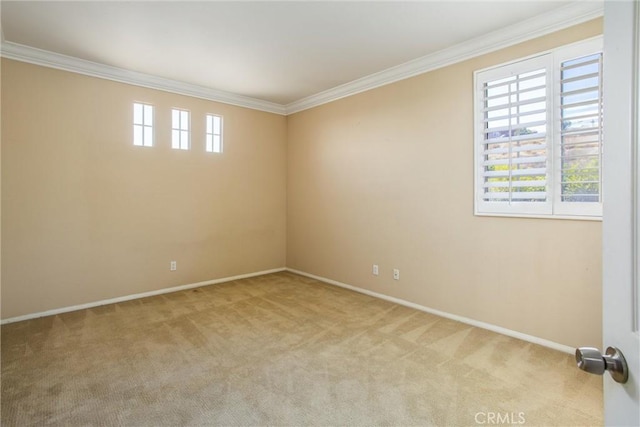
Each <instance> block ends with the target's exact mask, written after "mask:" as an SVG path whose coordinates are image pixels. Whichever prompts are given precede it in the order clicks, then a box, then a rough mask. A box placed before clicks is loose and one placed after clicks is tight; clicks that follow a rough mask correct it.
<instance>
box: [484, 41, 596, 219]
mask: <svg viewBox="0 0 640 427" xmlns="http://www.w3.org/2000/svg"><path fill="white" fill-rule="evenodd" d="M602 51H603V37H602V36H596V37H593V38H589V39H585V40H582V41H579V42H576V43H571V44H568V45H564V46H559V47H557V48H554V49H551V50H547V51H543V52H539V53H536V54H534V55H530V56H527V57H524V58H518V59H516V60H513V61H509V62H506V63H502V64H498V65H495V66H491V67H487V68H484V69H481V70H477V71H475V72H474V73H473V115H474V138H473V144H474V150H473V153H474V158H473V159H474V160H473V167H474V183H473V194H474V203H473V205H474V215H476V216H502V217H523V218H550V219H580V220H591V221H601V220H602V199H603V194H602V162H600V164H599V167H600V188H599V192H600V193H599V194H600V201H599V202H563V201H561V200H560V198H561V193H560V190H561V183H560V181H561V173H560V167H561V166H560V165H561V162H560V155H561V148H562V147H561V142H560V141H561V139H560V137H561V131H562V129H561V121H562V119H561V115H560V107H561V100H560V98H561V97H560V94H561V91H560V90H561V81H560V72H559V70H560V65H561V64H562V62H565V61H568V60H571V59H574V58H580V57H585V56H589V55H592V54H595V53H602ZM542 66H544V67H546V68H547V80H546V87H547V101H546V115H547V119H546V122H547V123H546V135H545V140H546V177H547V179H546V193H547V199H546V201H545V202H516V203H513V202H511V203H510V202H488V201H485V200H484V197H483V196H484V192H483V188H484V187H483V185H484V177H485V174H484V167H483V165H482V163H483V162H484V154H483V151H484V150H483V145H484V143H485V137H484V135H485V132H484V131H485V128H484V119H485V116H484V108H485V106H484V105H483V102H484V96H483V93H484V84H485V83H486V82H490V81H492V80H498V79H501V78H505V77H508V76H510V75H517V74H521V73H526V72H528V71H532V70H535V69H538V68H541V67H542ZM536 67H537V68H536ZM599 87H600V96H601V98H600V99H602V69H600V75H599ZM601 118H602V116H600V119H601ZM600 132H601V134H600V135H601V137H600V143H601V148H600V159H602V150H603V146H604V141H603V138H602V124H601V125H600Z"/></svg>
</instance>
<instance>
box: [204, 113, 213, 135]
mask: <svg viewBox="0 0 640 427" xmlns="http://www.w3.org/2000/svg"><path fill="white" fill-rule="evenodd" d="M212 119H213V118H212V117H211V115H209V114H207V130H206V133H212V132H213V123H212V121H213V120H212Z"/></svg>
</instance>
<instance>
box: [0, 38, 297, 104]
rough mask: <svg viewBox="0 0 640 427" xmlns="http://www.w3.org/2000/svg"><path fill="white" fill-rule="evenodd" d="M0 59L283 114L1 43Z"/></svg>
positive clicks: (218, 93) (220, 94)
mask: <svg viewBox="0 0 640 427" xmlns="http://www.w3.org/2000/svg"><path fill="white" fill-rule="evenodd" d="M0 56H2V57H4V58H7V59H13V60H16V61H22V62H27V63H30V64H35V65H41V66H43V67H49V68H55V69H58V70H63V71H70V72H72V73H78V74H84V75H86V76H91V77H98V78H101V79H106V80H112V81H115V82H119V83H126V84H131V85H136V86H141V87H146V88H150V89H156V90H161V91H164V92H171V93H177V94H179V95H186V96H192V97H194V98H201V99H206V100H208V101H215V102H221V103H224V104H230V105H236V106H239V107H245V108H250V109H252V110H260V111H266V112H269V113H275V114H281V115H284V114H286V111H285V108H284V106H283V105H280V104H277V103H275V102H269V101H263V100H260V99H256V98H251V97H248V96H242V95H236V94H233V93H230V92H225V91H222V90H216V89H210V88H207V87H204V86H198V85H194V84H190V83H184V82H180V81H177V80H171V79H167V78H164V77H158V76H153V75H151V74H145V73H139V72H137V71H129V70H125V69H123V68H117V67H112V66H110V65H104V64H99V63H97V62H91V61H86V60H84V59H79V58H75V57H72V56H67V55H62V54H59V53H54V52H49V51H46V50H42V49H36V48H33V47H29V46H25V45H21V44H18V43H13V42H9V41H5V40H3V41H2V44H1V47H0Z"/></svg>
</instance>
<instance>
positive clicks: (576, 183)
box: [556, 53, 602, 204]
mask: <svg viewBox="0 0 640 427" xmlns="http://www.w3.org/2000/svg"><path fill="white" fill-rule="evenodd" d="M560 117H561V125H560V129H561V130H560V148H559V149H560V155H559V161H560V165H559V172H560V173H559V174H558V177H557V178H556V179H557V180H559V200H558V202H560V203H581V204H584V203H589V204H600V203H601V202H602V171H601V165H602V53H595V54H592V55H588V56H582V57H579V58H577V59H570V60H567V61H562V62H560Z"/></svg>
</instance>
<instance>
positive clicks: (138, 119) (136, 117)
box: [133, 104, 142, 125]
mask: <svg viewBox="0 0 640 427" xmlns="http://www.w3.org/2000/svg"><path fill="white" fill-rule="evenodd" d="M133 123H134V124H136V125H141V124H142V104H133Z"/></svg>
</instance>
